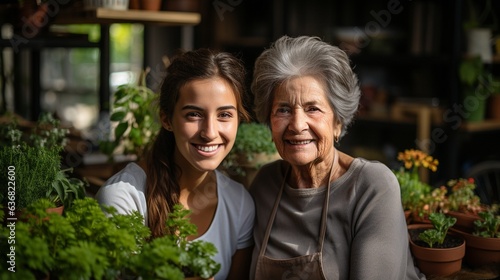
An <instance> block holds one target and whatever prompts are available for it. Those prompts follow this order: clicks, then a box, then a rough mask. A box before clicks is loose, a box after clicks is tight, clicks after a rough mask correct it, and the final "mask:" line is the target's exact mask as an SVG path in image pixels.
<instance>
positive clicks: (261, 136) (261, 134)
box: [222, 122, 277, 176]
mask: <svg viewBox="0 0 500 280" xmlns="http://www.w3.org/2000/svg"><path fill="white" fill-rule="evenodd" d="M258 153H264V154H266V155H272V154H275V153H277V150H276V146H275V145H274V142H273V139H272V134H271V130H270V129H269V127H267V125H265V124H261V123H256V122H251V123H242V124H240V125H239V127H238V133H237V134H236V139H235V142H234V146H233V148H232V149H231V151H230V152H229V154H228V155H227V157H226V158H225V159H224V161H223V162H222V166H223V167H224V168H226V169H227V170H232V171H233V172H235V173H236V174H238V175H241V176H245V171H244V170H243V168H241V167H240V166H239V162H238V160H239V159H240V157H243V158H244V159H245V160H246V161H252V160H253V159H254V156H255V155H256V154H258ZM256 167H257V168H258V167H260V166H256Z"/></svg>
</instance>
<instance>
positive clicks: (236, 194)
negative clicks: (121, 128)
mask: <svg viewBox="0 0 500 280" xmlns="http://www.w3.org/2000/svg"><path fill="white" fill-rule="evenodd" d="M244 75H245V71H244V67H243V65H242V64H241V62H240V61H239V60H238V59H236V58H235V57H233V56H232V55H230V54H228V53H223V52H221V53H218V52H213V51H210V50H207V49H199V50H195V51H189V52H185V53H183V54H181V55H179V56H177V57H176V58H174V59H173V60H172V63H171V64H170V65H169V67H168V68H167V75H166V77H165V79H164V81H163V84H162V87H161V91H160V95H159V116H160V120H161V124H162V128H161V130H160V132H159V135H158V137H157V138H156V140H155V141H154V143H153V145H152V147H151V149H150V151H149V153H148V154H147V156H146V160H145V161H144V162H139V163H138V164H136V163H130V164H129V165H127V166H126V167H125V168H124V169H123V170H121V171H120V172H119V173H117V174H115V175H114V176H113V177H111V178H110V179H109V180H108V181H107V182H106V184H105V186H104V187H102V188H101V189H100V190H99V192H98V193H97V195H96V197H97V199H98V201H99V202H100V203H101V204H105V205H110V206H113V207H115V208H116V209H117V210H118V211H119V213H124V214H125V213H128V212H130V211H133V210H135V211H139V212H140V213H141V214H142V215H143V216H144V218H145V219H144V220H145V224H146V225H147V226H148V227H149V228H150V229H151V232H152V236H153V238H154V237H159V236H163V235H165V234H169V232H168V231H167V229H166V228H165V221H166V219H167V215H168V213H169V212H170V211H172V209H173V206H174V205H175V204H177V203H181V204H182V205H183V206H184V208H186V209H190V210H191V211H192V213H191V215H190V219H191V222H192V223H194V224H195V225H196V226H197V227H198V233H197V235H196V236H191V237H190V239H192V240H194V239H199V240H205V241H208V242H211V243H213V244H214V245H215V246H216V247H217V249H218V254H217V255H216V256H215V261H217V262H218V263H220V264H221V269H220V271H219V272H218V273H217V274H216V275H215V279H247V278H248V275H249V265H250V262H251V252H252V247H253V236H252V228H253V223H254V215H255V209H254V204H253V201H252V198H251V196H250V195H249V193H248V192H247V191H246V189H245V188H244V187H243V185H241V184H239V183H236V182H235V181H232V180H231V179H229V178H228V177H226V176H224V175H223V174H221V173H220V172H219V171H217V170H216V168H217V167H218V166H219V164H220V163H221V161H222V160H223V159H224V157H225V156H226V155H227V154H228V153H229V151H230V150H231V148H232V147H233V144H234V141H235V138H236V132H237V129H238V124H239V122H240V120H248V119H249V114H248V112H247V111H246V110H245V109H244V107H243V96H244V94H245V87H244Z"/></svg>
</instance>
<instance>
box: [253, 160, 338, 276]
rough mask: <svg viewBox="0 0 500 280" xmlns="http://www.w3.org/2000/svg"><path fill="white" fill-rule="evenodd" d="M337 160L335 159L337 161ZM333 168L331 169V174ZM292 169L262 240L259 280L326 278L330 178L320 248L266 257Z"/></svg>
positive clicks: (259, 258)
mask: <svg viewBox="0 0 500 280" xmlns="http://www.w3.org/2000/svg"><path fill="white" fill-rule="evenodd" d="M335 158H337V153H335ZM335 161H336V160H334V163H335ZM332 170H333V164H332V169H331V170H330V176H329V177H328V178H331V173H332ZM289 171H290V167H288V169H287V171H286V175H285V178H284V179H283V183H282V184H281V189H280V191H279V193H278V196H277V198H276V201H275V202H274V207H273V210H272V213H271V217H270V218H269V221H268V224H267V228H266V233H265V235H264V240H263V242H262V247H261V248H260V253H259V257H258V259H257V267H256V270H255V279H258V280H267V279H270V280H271V279H272V280H280V279H282V280H306V279H309V280H316V279H318V280H319V279H322V280H326V277H325V273H324V270H323V262H322V252H323V242H324V240H325V234H326V220H327V214H328V204H329V200H330V195H329V194H330V183H331V182H330V179H329V180H328V185H327V191H326V197H325V201H324V203H323V211H322V215H321V228H320V237H319V241H318V249H317V252H316V253H314V254H310V255H304V256H299V257H295V258H289V259H273V258H270V257H266V256H265V253H266V249H267V244H268V242H269V235H270V233H271V228H272V226H273V223H274V219H275V218H276V212H277V210H278V206H279V203H280V200H281V194H282V193H283V190H284V187H285V181H286V178H287V176H288V173H289Z"/></svg>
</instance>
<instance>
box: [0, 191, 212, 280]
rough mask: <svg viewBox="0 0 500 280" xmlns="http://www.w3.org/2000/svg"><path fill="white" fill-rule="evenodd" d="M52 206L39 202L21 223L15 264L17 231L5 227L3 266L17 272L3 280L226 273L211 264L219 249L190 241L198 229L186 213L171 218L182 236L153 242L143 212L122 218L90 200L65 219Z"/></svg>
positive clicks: (0, 240) (0, 234)
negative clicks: (51, 210) (50, 209)
mask: <svg viewBox="0 0 500 280" xmlns="http://www.w3.org/2000/svg"><path fill="white" fill-rule="evenodd" d="M49 204H52V202H51V201H49V200H48V199H41V200H38V201H37V202H35V203H34V204H32V205H31V206H30V207H29V208H28V214H29V217H30V218H29V219H28V220H26V221H17V222H16V224H15V238H16V243H15V244H16V246H15V251H14V253H13V254H15V257H14V260H15V261H12V260H11V257H10V256H9V254H11V251H12V250H13V249H11V247H10V246H11V245H9V243H8V240H9V237H10V236H11V230H12V229H11V228H10V227H8V226H1V227H0V248H1V250H2V252H7V254H2V256H0V260H1V261H2V262H3V263H6V264H7V265H9V266H10V267H13V266H15V267H14V268H12V269H15V271H16V273H12V272H11V269H3V270H2V271H0V278H1V279H129V278H130V279H174V280H175V279H178V280H181V279H184V277H185V276H186V275H187V272H192V273H193V274H195V275H197V276H200V277H203V278H210V277H212V276H213V275H214V274H215V273H216V272H217V271H218V269H219V268H220V265H219V264H217V263H215V262H214V261H213V260H212V259H211V258H212V257H213V255H214V254H215V253H216V249H215V247H214V246H213V244H211V243H208V242H204V241H196V242H186V241H185V239H184V238H185V237H186V236H187V235H189V234H191V233H192V230H193V225H191V224H190V223H189V220H187V219H186V216H185V215H186V214H188V213H189V212H188V211H185V210H181V209H180V208H176V209H175V210H174V211H173V212H172V213H171V215H172V216H171V217H169V225H170V226H171V227H172V232H173V230H176V234H172V235H168V236H164V237H161V238H156V239H154V240H151V241H150V240H149V236H150V231H149V228H148V227H147V226H145V225H144V224H143V217H142V216H141V215H140V214H139V213H138V212H132V213H130V214H127V215H121V214H117V212H116V210H115V209H114V208H111V207H104V209H105V211H103V209H101V206H100V205H99V204H98V203H97V201H96V200H95V199H92V198H88V197H87V198H84V199H80V200H76V201H74V203H73V205H72V206H71V207H70V208H69V209H67V211H65V213H64V215H62V216H60V215H56V214H53V213H47V212H45V211H44V210H43V209H44V208H45V207H46V206H47V205H49ZM194 231H196V228H195V227H194ZM9 252H10V253H9ZM11 255H12V254H11ZM9 261H11V263H9Z"/></svg>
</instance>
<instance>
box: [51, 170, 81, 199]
mask: <svg viewBox="0 0 500 280" xmlns="http://www.w3.org/2000/svg"><path fill="white" fill-rule="evenodd" d="M71 170H72V169H71V168H69V169H63V170H59V172H57V174H56V178H55V179H54V181H53V182H52V184H51V186H52V188H49V189H48V191H47V194H46V196H47V197H48V198H50V199H52V201H54V202H55V203H56V204H57V205H64V207H65V208H70V207H71V205H72V204H73V201H74V200H75V199H82V198H84V197H85V196H86V194H85V187H87V186H88V184H87V183H86V182H84V181H82V180H80V179H78V178H70V177H68V175H67V173H66V172H68V171H71Z"/></svg>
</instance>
